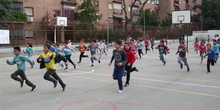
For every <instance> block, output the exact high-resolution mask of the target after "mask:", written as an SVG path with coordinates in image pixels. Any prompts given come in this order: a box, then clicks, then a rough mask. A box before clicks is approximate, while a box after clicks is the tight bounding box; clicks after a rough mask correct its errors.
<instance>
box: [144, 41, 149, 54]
mask: <svg viewBox="0 0 220 110" xmlns="http://www.w3.org/2000/svg"><path fill="white" fill-rule="evenodd" d="M144 44H145V51H146V54H147V51H148V50H149V51H150V49H149V48H148V47H149V45H150V41H149V40H148V39H147V38H146V40H145V41H144Z"/></svg>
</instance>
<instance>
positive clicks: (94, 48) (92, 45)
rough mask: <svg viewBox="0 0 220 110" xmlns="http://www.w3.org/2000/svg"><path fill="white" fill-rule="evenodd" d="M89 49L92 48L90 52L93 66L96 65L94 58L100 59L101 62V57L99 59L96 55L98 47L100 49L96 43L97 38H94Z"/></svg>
mask: <svg viewBox="0 0 220 110" xmlns="http://www.w3.org/2000/svg"><path fill="white" fill-rule="evenodd" d="M88 49H89V50H90V53H91V62H92V65H91V67H93V66H94V60H98V62H99V63H100V59H97V58H96V57H95V56H96V49H99V50H100V48H98V46H97V45H96V40H92V41H91V44H90V45H89V46H88Z"/></svg>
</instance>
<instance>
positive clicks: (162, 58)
mask: <svg viewBox="0 0 220 110" xmlns="http://www.w3.org/2000/svg"><path fill="white" fill-rule="evenodd" d="M159 54H160V56H159V57H160V60H161V61H162V62H166V61H165V59H164V57H163V55H164V53H159Z"/></svg>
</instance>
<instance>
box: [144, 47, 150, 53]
mask: <svg viewBox="0 0 220 110" xmlns="http://www.w3.org/2000/svg"><path fill="white" fill-rule="evenodd" d="M148 50H149V51H150V49H149V48H148V46H145V51H146V54H147V51H148Z"/></svg>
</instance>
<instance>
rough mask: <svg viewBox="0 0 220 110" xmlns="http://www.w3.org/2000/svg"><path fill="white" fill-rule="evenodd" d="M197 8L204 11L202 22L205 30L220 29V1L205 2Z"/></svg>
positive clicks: (206, 0) (208, 0)
mask: <svg viewBox="0 0 220 110" xmlns="http://www.w3.org/2000/svg"><path fill="white" fill-rule="evenodd" d="M196 7H197V8H199V9H200V10H201V11H202V13H201V14H200V16H201V17H200V19H201V20H200V21H201V24H203V27H204V28H203V29H206V30H208V29H209V30H210V29H220V14H219V13H220V0H203V1H202V4H201V5H198V6H196Z"/></svg>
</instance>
